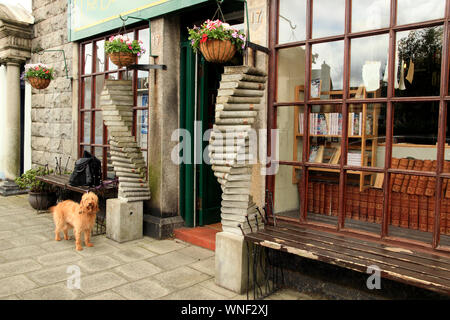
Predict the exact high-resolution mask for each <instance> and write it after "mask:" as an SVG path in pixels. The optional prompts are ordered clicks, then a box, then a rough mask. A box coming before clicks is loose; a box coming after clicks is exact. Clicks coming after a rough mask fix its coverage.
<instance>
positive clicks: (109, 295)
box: [84, 291, 126, 300]
mask: <svg viewBox="0 0 450 320" xmlns="http://www.w3.org/2000/svg"><path fill="white" fill-rule="evenodd" d="M84 300H126V299H125V298H124V297H122V296H121V295H120V294H117V293H115V292H112V291H105V292H102V293H98V294H93V295H91V296H89V297H85V298H84Z"/></svg>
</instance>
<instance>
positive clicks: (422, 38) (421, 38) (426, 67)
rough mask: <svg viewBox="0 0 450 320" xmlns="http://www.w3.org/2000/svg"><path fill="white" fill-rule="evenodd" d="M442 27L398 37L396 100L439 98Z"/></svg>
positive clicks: (398, 34)
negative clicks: (419, 97) (397, 97)
mask: <svg viewBox="0 0 450 320" xmlns="http://www.w3.org/2000/svg"><path fill="white" fill-rule="evenodd" d="M442 31H443V28H442V27H434V28H426V29H419V30H412V31H404V32H398V33H397V54H396V62H395V64H396V65H395V69H394V70H395V77H394V78H395V79H396V81H395V82H394V87H395V89H396V90H395V95H396V96H403V97H405V96H438V95H439V90H440V77H441V55H442V39H443V38H442V36H443V32H442Z"/></svg>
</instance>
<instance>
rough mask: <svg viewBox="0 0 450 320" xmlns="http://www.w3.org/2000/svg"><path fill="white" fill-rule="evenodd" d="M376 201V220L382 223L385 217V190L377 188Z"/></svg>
mask: <svg viewBox="0 0 450 320" xmlns="http://www.w3.org/2000/svg"><path fill="white" fill-rule="evenodd" d="M376 194H377V195H376V202H375V222H376V223H381V222H382V219H383V204H384V201H383V200H384V193H383V190H379V189H377V190H376Z"/></svg>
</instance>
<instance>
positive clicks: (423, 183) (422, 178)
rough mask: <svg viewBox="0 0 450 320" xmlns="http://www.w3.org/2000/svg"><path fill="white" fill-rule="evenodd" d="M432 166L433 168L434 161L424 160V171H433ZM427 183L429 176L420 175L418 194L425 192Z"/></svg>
mask: <svg viewBox="0 0 450 320" xmlns="http://www.w3.org/2000/svg"><path fill="white" fill-rule="evenodd" d="M432 168H433V161H431V160H424V161H423V167H422V171H431V170H432ZM427 183H428V177H425V176H419V182H418V183H417V187H416V194H417V195H418V196H421V195H424V194H425V189H426V187H427Z"/></svg>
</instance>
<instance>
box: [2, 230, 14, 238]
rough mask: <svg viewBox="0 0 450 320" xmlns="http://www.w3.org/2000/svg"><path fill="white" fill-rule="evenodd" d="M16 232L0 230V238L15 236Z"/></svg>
mask: <svg viewBox="0 0 450 320" xmlns="http://www.w3.org/2000/svg"><path fill="white" fill-rule="evenodd" d="M17 236H18V234H17V233H16V232H14V231H12V230H5V231H0V240H3V239H8V238H14V237H17Z"/></svg>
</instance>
